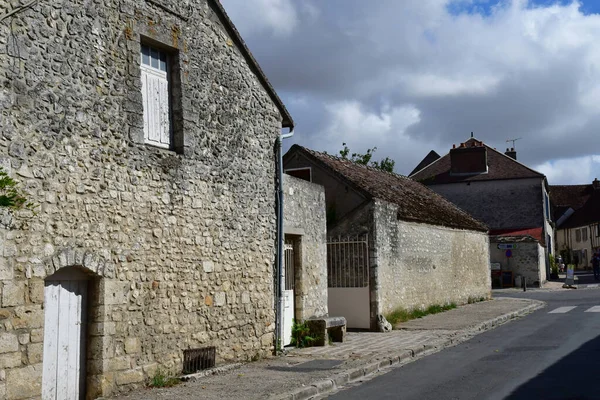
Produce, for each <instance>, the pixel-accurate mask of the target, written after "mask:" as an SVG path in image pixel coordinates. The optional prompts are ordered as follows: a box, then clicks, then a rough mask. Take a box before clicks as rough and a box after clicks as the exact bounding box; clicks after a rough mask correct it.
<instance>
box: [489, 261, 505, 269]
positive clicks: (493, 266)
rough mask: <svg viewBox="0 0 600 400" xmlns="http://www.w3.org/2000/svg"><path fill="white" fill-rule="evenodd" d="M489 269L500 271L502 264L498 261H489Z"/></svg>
mask: <svg viewBox="0 0 600 400" xmlns="http://www.w3.org/2000/svg"><path fill="white" fill-rule="evenodd" d="M490 269H491V270H492V271H500V270H501V269H502V265H500V263H499V262H493V263H490Z"/></svg>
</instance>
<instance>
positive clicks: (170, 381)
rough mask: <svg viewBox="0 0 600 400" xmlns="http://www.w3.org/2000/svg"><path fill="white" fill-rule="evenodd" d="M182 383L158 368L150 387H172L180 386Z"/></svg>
mask: <svg viewBox="0 0 600 400" xmlns="http://www.w3.org/2000/svg"><path fill="white" fill-rule="evenodd" d="M180 382H181V381H180V380H179V379H177V378H175V377H173V376H170V375H169V374H167V373H166V372H165V371H163V370H162V369H160V368H158V369H157V370H156V372H155V373H154V376H153V377H152V380H151V381H150V384H149V385H148V386H150V387H153V388H164V387H172V386H175V385H177V384H179V383H180Z"/></svg>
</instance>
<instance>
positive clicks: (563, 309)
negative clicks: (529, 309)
mask: <svg viewBox="0 0 600 400" xmlns="http://www.w3.org/2000/svg"><path fill="white" fill-rule="evenodd" d="M574 308H577V306H571V307H558V308H557V309H555V310H552V311H550V312H549V313H548V314H564V313H568V312H569V311H571V310H572V309H574Z"/></svg>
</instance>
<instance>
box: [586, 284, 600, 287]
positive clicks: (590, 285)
mask: <svg viewBox="0 0 600 400" xmlns="http://www.w3.org/2000/svg"><path fill="white" fill-rule="evenodd" d="M587 287H589V288H590V287H598V284H597V283H592V284H589V285H587Z"/></svg>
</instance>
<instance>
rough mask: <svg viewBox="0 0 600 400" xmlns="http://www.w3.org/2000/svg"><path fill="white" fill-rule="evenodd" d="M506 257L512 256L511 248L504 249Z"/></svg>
mask: <svg viewBox="0 0 600 400" xmlns="http://www.w3.org/2000/svg"><path fill="white" fill-rule="evenodd" d="M504 254H506V257H508V258H511V257H512V250H506V253H504Z"/></svg>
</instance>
